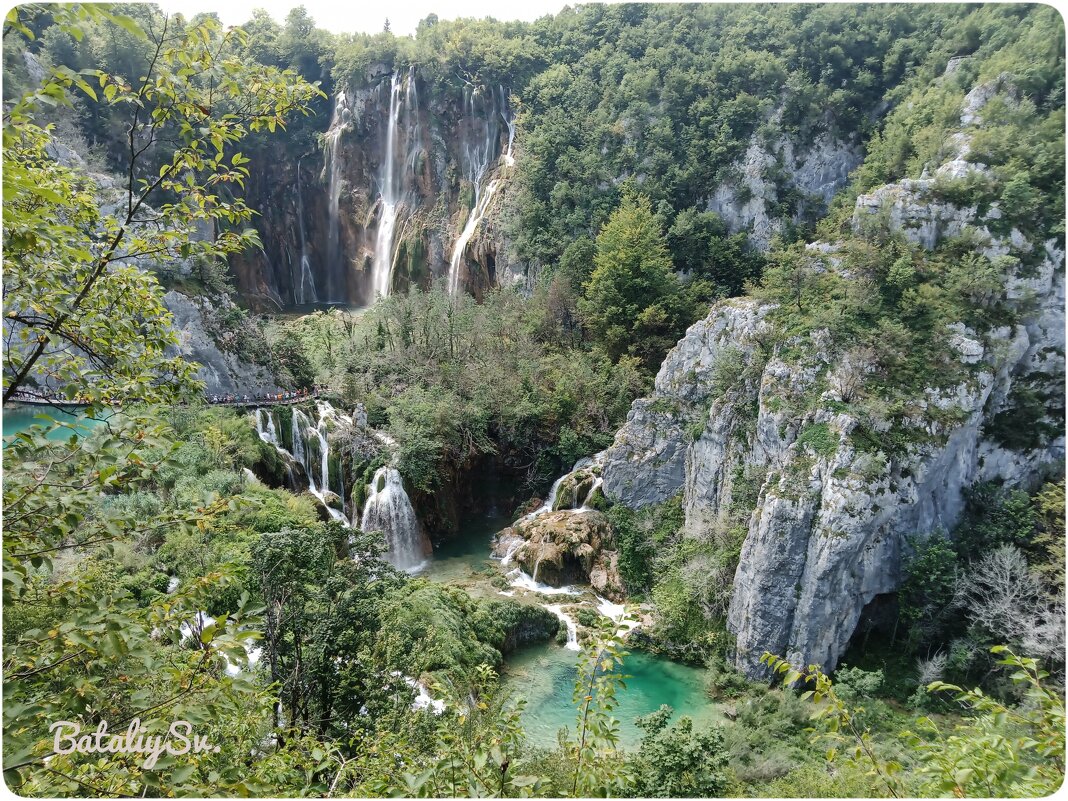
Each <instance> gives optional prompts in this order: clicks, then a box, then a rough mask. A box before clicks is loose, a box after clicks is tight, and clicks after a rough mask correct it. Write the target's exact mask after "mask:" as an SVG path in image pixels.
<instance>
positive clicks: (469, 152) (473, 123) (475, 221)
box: [448, 87, 515, 295]
mask: <svg viewBox="0 0 1068 801" xmlns="http://www.w3.org/2000/svg"><path fill="white" fill-rule="evenodd" d="M498 90H499V94H498V97H499V101H498V102H499V113H500V116H501V119H503V120H504V124H505V126H506V127H507V129H508V149H507V150H506V151H505V153H504V154H503V155H502V158H503V159H504V162H505V164H507V165H509V166H511V165H513V164H515V158H514V157H513V156H512V143H513V141H514V139H515V117H514V115H513V116H512V117H509V116H508V113H507V105H506V103H505V97H504V88H503V87H498ZM478 97H481V93H480V90H479V89H478V88H477V87H476V88H475V89H471V90H469V92H468V93H467V97H466V102H465V108H466V109H467V117H468V120H467V126H466V129H465V130H471V129H475V130H477V129H478V128H480V127H481V128H482V129H483V136H482V137H481V138H480V139H474V141H471V139H472V138H474V137H471V138H469V137H468V136H467V135H466V134H465V135H464V143H463V152H462V155H463V161H464V164H465V170H464V173H465V177H466V178H467V180H468V181H469V182H470V183H471V186H472V188H473V189H474V192H475V202H474V205H473V206H472V208H471V211H470V212H469V213H468V216H467V222H466V223H465V224H464V228H463V230H462V231H461V232H460V235H459V236H458V237H457V238H456V243H455V244H454V245H453V249H452V255H451V256H450V257H449V277H448V284H449V294H450V295H455V294H456V293H457V292H459V290H460V272H461V269H460V268H461V265H462V262H463V258H464V252H465V251H466V250H467V245H468V243H470V241H471V237H473V236H474V235H475V231H476V230H477V229H478V226H479V224H480V223H481V222H482V219H483V218H484V217H485V216H486V212H487V211H489V207H490V203H491V202H492V201H493V196H494V195H496V194H497V190H498V189H499V188H500V186H501V179H500V178H494V179H493V180H491V181H490V182H489V183H488V184H487V185H486V186H485V188H483V186H482V181H483V179H484V178H485V176H486V173H488V172H489V168H490V156H491V154H492V152H493V149H494V147H495V146H496V143H497V139H498V129H497V123H496V118H495V117H494V115H493V114H492V112H490V113H486V114H482V115H481V116H480V115H479V114H477V113H476V110H475V101H476V98H478ZM480 123H481V125H480Z"/></svg>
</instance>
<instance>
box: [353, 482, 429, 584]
mask: <svg viewBox="0 0 1068 801" xmlns="http://www.w3.org/2000/svg"><path fill="white" fill-rule="evenodd" d="M360 528H361V529H362V530H363V531H379V532H382V534H384V535H385V538H386V545H387V547H388V551H387V552H386V555H385V556H386V559H387V560H388V561H389V563H390V564H392V565H393V566H394V567H396V568H397V569H398V570H407V571H410V572H414V571H415V570H417V569H419V568H420V567H421V566H422V565H423V564H424V563H425V562H426V558H427V556H429V549H428V548H427V546H428V544H429V543H428V541H427V539H426V536H425V535H424V534H423V531H422V529H421V528H420V526H419V519H418V518H417V517H416V516H415V509H413V508H412V502H411V501H410V500H409V498H408V493H406V492H405V491H404V482H403V481H402V480H401V475H400V473H398V472H397V470H396V469H395V468H392V467H388V466H387V467H380V468H379V469H378V470H377V471H376V472H375V475H374V478H373V479H372V480H371V483H370V485H369V486H368V487H367V502H366V503H365V504H364V507H363V515H362V517H361V518H360Z"/></svg>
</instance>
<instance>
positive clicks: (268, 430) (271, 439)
mask: <svg viewBox="0 0 1068 801" xmlns="http://www.w3.org/2000/svg"><path fill="white" fill-rule="evenodd" d="M256 433H257V434H259V437H260V439H262V440H263V441H264V442H266V443H267V444H268V445H270V446H272V447H273V448H274V449H275V450H276V451H277V452H278V455H279V456H280V457H281V458H282V464H283V465H285V468H286V483H287V484H288V485H289V486H290V487H296V486H297V477H296V476H295V475H294V474H293V464H294V459H293V454H291V453H290V452H289V451H287V450H286V449H285V447H284V446H283V445H282V443H281V442H279V440H278V426H277V425H276V424H275V421H274V415H273V414H272V413H271V412H270V411H269V410H267V409H257V410H256Z"/></svg>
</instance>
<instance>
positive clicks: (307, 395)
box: [11, 390, 324, 408]
mask: <svg viewBox="0 0 1068 801" xmlns="http://www.w3.org/2000/svg"><path fill="white" fill-rule="evenodd" d="M323 394H324V393H322V392H320V391H319V390H315V391H311V392H304V393H300V392H279V393H275V394H272V395H206V396H205V397H204V402H205V403H207V404H208V405H209V406H236V407H247V408H256V407H259V406H295V405H297V404H298V403H304V402H305V401H309V400H315V399H316V398H318V397H320V396H321V395H323ZM11 402H12V403H22V404H26V405H29V406H63V407H66V408H82V407H85V406H88V405H89V404H88V403H87V402H86V401H79V400H77V399H75V400H67V399H66V398H60V397H57V396H53V395H45V394H43V393H42V394H38V393H34V392H16V393H15V394H14V395H13V396H12V397H11Z"/></svg>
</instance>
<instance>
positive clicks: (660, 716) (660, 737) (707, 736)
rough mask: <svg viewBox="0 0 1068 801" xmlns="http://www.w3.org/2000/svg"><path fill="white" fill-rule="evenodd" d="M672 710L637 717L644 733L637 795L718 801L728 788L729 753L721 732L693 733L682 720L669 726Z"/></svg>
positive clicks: (688, 721)
mask: <svg viewBox="0 0 1068 801" xmlns="http://www.w3.org/2000/svg"><path fill="white" fill-rule="evenodd" d="M672 712H673V710H672V708H671V707H670V706H667V705H664V706H661V707H660V709H658V710H657V711H656V712H652V713H651V714H648V715H645V716H643V717H640V718H638V719H637V720H636V721H635V723H636V724H637V725H638V727H639V728H641V729H644V730H645V735H644V736H643V737H642V742H641V747H640V748H639V750H638V763H639V764H638V767H637V769H636V771H635V775H636V776H637V779H638V780H637V785H636V787H635V790H636V793H635V795H639V796H646V797H648V798H716V797H719V796H722V795H723V792H724V790H726V789H727V783H728V780H727V750H726V748H725V746H724V743H723V734H722V733H721V732H720V731H719V730H718V729H707V730H705V731H696V732H695V731H694V730H693V721H692V720H691V719H690V718H688V717H682V718H680V719H679V721H678V722H677V723H675V724H674V725H672V726H668V721H669V720H670V719H671V714H672Z"/></svg>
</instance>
